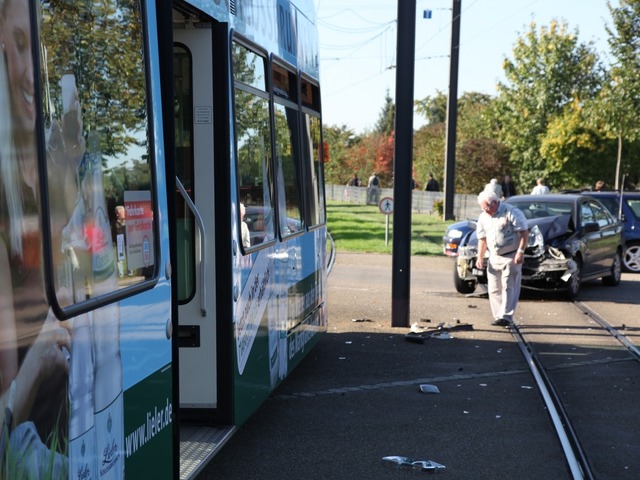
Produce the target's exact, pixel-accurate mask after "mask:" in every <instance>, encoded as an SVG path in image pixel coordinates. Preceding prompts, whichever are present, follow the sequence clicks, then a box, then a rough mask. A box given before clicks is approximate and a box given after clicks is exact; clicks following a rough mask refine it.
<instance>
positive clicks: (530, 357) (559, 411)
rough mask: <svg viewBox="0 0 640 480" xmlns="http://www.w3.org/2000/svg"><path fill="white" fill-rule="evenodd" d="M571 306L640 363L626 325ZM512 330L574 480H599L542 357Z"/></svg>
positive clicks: (639, 353) (518, 330)
mask: <svg viewBox="0 0 640 480" xmlns="http://www.w3.org/2000/svg"><path fill="white" fill-rule="evenodd" d="M572 303H573V305H575V306H576V308H578V309H579V310H580V311H581V312H582V313H583V314H585V315H586V316H588V318H589V319H590V320H593V321H594V322H595V323H596V324H597V325H599V326H600V328H601V329H602V331H604V332H607V333H608V334H609V335H610V336H611V337H613V338H614V339H615V340H617V341H618V342H619V343H620V344H622V345H623V346H624V348H625V349H626V350H627V351H628V352H629V354H630V355H631V356H632V357H633V359H635V360H636V361H640V349H639V348H638V347H637V346H636V345H634V343H633V342H632V341H631V340H629V338H627V336H625V335H624V334H623V333H622V332H621V331H620V330H621V328H622V329H624V328H626V326H625V325H624V324H623V325H622V326H621V328H617V327H615V326H613V325H612V324H611V323H609V322H608V321H607V320H606V319H604V318H603V317H602V316H601V315H599V314H598V313H597V312H596V311H594V310H593V309H592V308H590V307H589V306H588V305H587V304H585V303H583V302H580V301H574V302H572ZM509 329H510V332H511V334H512V335H513V337H514V339H515V340H516V342H517V344H518V347H519V348H520V351H521V353H522V355H523V356H524V358H525V360H526V362H527V365H528V367H529V369H530V371H531V373H532V376H533V378H534V380H535V383H536V386H537V388H538V391H539V393H540V395H541V397H542V400H543V403H544V405H545V408H546V409H547V412H548V413H549V416H550V420H551V422H552V424H553V426H554V429H555V431H556V434H557V437H558V439H559V442H560V444H561V447H562V450H563V454H564V456H565V459H566V462H567V466H568V468H569V470H570V472H571V475H572V477H573V478H574V479H575V480H582V479H589V480H592V479H595V478H597V477H596V475H595V474H594V471H593V468H592V465H591V464H590V462H589V457H588V455H587V453H586V452H585V449H584V448H583V446H582V444H581V441H580V437H579V435H578V433H577V432H576V429H575V428H574V426H573V425H572V421H571V417H570V415H569V413H568V412H567V410H566V408H565V405H564V403H563V400H562V398H561V395H560V393H559V392H558V389H557V387H556V385H555V384H554V382H553V381H552V379H551V376H550V375H549V373H548V371H547V368H546V367H545V366H544V364H543V362H542V360H541V358H540V355H539V354H538V353H536V349H535V348H533V347H532V345H531V344H530V343H529V341H528V340H527V337H526V334H525V333H523V331H522V329H521V328H520V327H519V326H518V325H516V324H513V325H511V326H510V327H509Z"/></svg>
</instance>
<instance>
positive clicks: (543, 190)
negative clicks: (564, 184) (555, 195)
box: [531, 178, 549, 195]
mask: <svg viewBox="0 0 640 480" xmlns="http://www.w3.org/2000/svg"><path fill="white" fill-rule="evenodd" d="M547 193H549V187H547V186H546V185H545V184H544V180H543V179H542V178H538V179H537V180H536V186H535V187H533V190H531V195H546V194H547Z"/></svg>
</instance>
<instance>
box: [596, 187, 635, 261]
mask: <svg viewBox="0 0 640 480" xmlns="http://www.w3.org/2000/svg"><path fill="white" fill-rule="evenodd" d="M584 193H585V195H590V196H592V197H594V198H597V199H598V200H600V202H601V203H602V204H603V205H604V206H605V207H607V209H608V210H609V211H610V212H611V214H612V215H613V216H614V217H616V218H619V219H620V221H621V222H622V224H623V230H622V240H623V245H624V251H623V253H622V269H623V270H624V271H626V272H632V273H640V192H622V193H620V192H617V191H615V190H612V191H598V192H584ZM620 198H622V202H620Z"/></svg>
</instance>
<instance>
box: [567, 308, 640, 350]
mask: <svg viewBox="0 0 640 480" xmlns="http://www.w3.org/2000/svg"><path fill="white" fill-rule="evenodd" d="M573 304H574V305H575V306H576V307H578V308H579V309H580V310H582V311H583V312H584V313H585V314H586V315H588V316H589V317H590V318H591V319H592V320H594V321H595V322H597V323H598V324H599V325H600V326H601V327H602V328H603V329H604V330H606V331H607V332H609V333H610V334H611V336H612V337H614V338H615V339H616V340H618V341H619V342H620V343H621V344H622V345H624V347H625V348H626V349H627V350H629V353H631V355H633V357H634V358H635V359H636V360H638V361H640V348H638V347H637V346H636V345H634V344H633V342H631V341H630V340H629V339H628V338H627V336H626V335H624V334H623V333H621V332H620V330H619V329H617V328H616V327H614V326H613V325H611V324H610V323H609V322H607V321H606V320H605V319H604V318H602V317H601V316H600V315H598V313H596V312H595V311H594V310H593V309H592V308H590V307H589V306H588V305H587V304H585V303H583V302H579V301H574V302H573ZM622 326H623V328H624V325H622Z"/></svg>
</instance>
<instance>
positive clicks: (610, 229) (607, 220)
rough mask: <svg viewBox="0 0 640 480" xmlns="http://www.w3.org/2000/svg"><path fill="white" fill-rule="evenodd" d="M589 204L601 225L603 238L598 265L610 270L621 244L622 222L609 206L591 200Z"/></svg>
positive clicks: (602, 269) (599, 249)
mask: <svg viewBox="0 0 640 480" xmlns="http://www.w3.org/2000/svg"><path fill="white" fill-rule="evenodd" d="M589 206H590V207H591V210H592V211H593V213H594V218H595V221H596V223H597V224H598V226H599V227H600V234H601V240H600V242H599V248H598V264H597V265H598V267H599V269H600V270H601V271H608V270H609V269H610V268H611V265H612V264H613V260H614V258H615V255H616V252H617V250H618V245H619V244H620V232H621V228H622V227H621V224H620V223H619V222H618V221H617V220H616V219H615V218H614V217H613V215H611V212H609V210H607V208H606V207H605V206H604V205H602V204H601V203H600V202H597V201H590V202H589Z"/></svg>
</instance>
